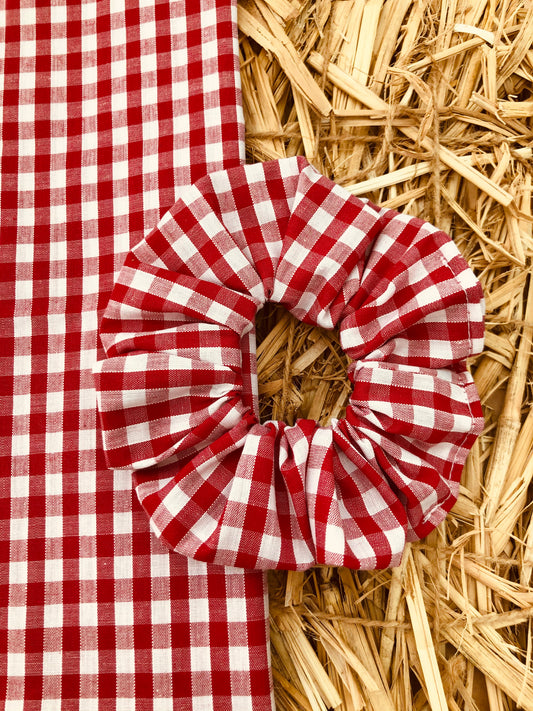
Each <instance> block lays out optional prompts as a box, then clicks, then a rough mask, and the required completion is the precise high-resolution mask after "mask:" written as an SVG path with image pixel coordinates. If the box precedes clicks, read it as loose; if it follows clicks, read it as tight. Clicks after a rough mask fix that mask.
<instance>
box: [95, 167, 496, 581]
mask: <svg viewBox="0 0 533 711" xmlns="http://www.w3.org/2000/svg"><path fill="white" fill-rule="evenodd" d="M266 301H273V302H276V303H279V304H283V305H284V306H285V307H286V308H287V309H288V310H289V311H290V312H291V313H292V314H293V315H294V316H295V317H296V318H298V319H300V320H301V321H305V322H306V323H310V324H313V325H317V326H321V327H324V328H329V329H332V328H338V329H339V333H340V340H341V345H342V347H343V349H344V351H345V352H346V354H347V355H348V356H349V357H350V358H351V359H352V361H353V362H352V364H351V365H350V368H349V373H348V374H349V377H350V379H351V381H352V382H353V392H352V394H351V397H350V401H349V404H348V408H347V414H346V418H345V419H342V420H334V421H333V422H332V423H331V424H330V425H329V426H327V427H321V426H319V425H317V423H316V422H314V421H313V420H305V419H301V420H298V421H297V422H296V424H295V425H294V426H288V425H286V424H285V423H283V422H272V421H271V422H265V423H263V424H261V423H259V421H258V415H257V407H256V390H255V386H256V377H255V359H254V343H255V341H254V317H255V314H256V313H257V311H258V309H260V308H261V307H262V306H263V305H264V304H265V302H266ZM101 338H102V341H103V343H104V347H105V350H106V354H107V359H106V360H103V361H101V362H100V363H99V364H98V366H97V369H96V370H97V373H96V378H97V389H98V397H99V408H100V414H101V420H102V429H103V434H104V446H105V449H106V451H107V458H108V463H109V466H111V467H114V468H124V467H126V468H134V469H136V470H138V471H137V474H136V485H137V486H136V488H137V494H138V496H139V499H140V501H141V503H142V505H143V507H144V508H145V510H146V511H147V512H148V514H149V516H150V519H151V524H152V527H153V529H154V531H155V532H156V533H157V535H159V536H160V537H161V538H162V539H163V540H164V541H165V542H166V543H167V545H168V546H169V547H170V548H172V549H173V550H175V551H178V552H179V553H182V554H184V555H187V556H190V557H193V558H196V559H199V560H203V561H209V562H214V563H218V564H223V565H227V566H240V567H248V568H289V569H305V568H307V567H309V566H311V565H313V564H315V563H319V564H327V565H337V566H348V567H353V568H367V569H368V568H385V567H388V566H394V565H397V564H398V563H399V561H400V558H401V554H402V551H403V548H404V546H405V542H406V541H409V540H414V539H416V538H420V537H423V536H425V535H426V534H427V533H429V531H431V530H432V529H433V528H434V527H435V526H436V525H437V524H438V523H440V522H441V521H442V520H443V518H444V517H445V515H446V512H447V511H448V510H449V509H450V508H451V506H452V505H453V503H454V502H455V500H456V497H457V493H458V486H459V478H460V475H461V470H462V467H463V465H464V462H465V458H466V456H467V453H468V450H469V449H470V447H471V446H472V444H473V442H474V440H475V438H476V436H477V435H478V434H479V432H480V430H481V427H482V415H481V408H480V404H479V399H478V395H477V392H476V389H475V386H474V383H473V380H472V378H471V376H470V374H469V372H468V370H467V368H466V358H467V357H468V356H470V355H472V354H474V353H478V352H480V350H481V348H482V346H483V296H482V291H481V287H480V284H479V282H478V280H477V279H476V277H475V276H474V274H473V273H472V271H471V270H470V269H469V267H468V265H467V263H466V262H465V260H464V259H463V258H462V257H461V256H460V254H459V252H458V250H457V248H456V247H455V245H454V244H453V242H452V241H451V240H450V238H449V237H448V236H447V235H446V234H444V233H443V232H441V231H439V230H438V229H437V228H435V227H433V226H432V225H430V224H428V223H425V222H423V221H421V220H419V219H416V218H413V217H409V216H406V215H401V214H399V213H397V212H395V211H393V210H386V209H380V208H378V207H376V206H375V205H372V204H371V203H370V202H368V201H366V200H361V199H359V198H355V197H353V196H351V195H350V194H349V193H347V192H346V191H345V190H344V189H342V188H341V187H339V186H338V185H335V184H334V183H332V182H331V181H330V180H328V179H326V178H325V177H323V176H321V175H320V174H319V173H318V172H317V171H316V170H315V169H314V168H313V167H312V166H310V165H309V164H308V163H307V162H306V161H305V159H303V158H288V159H284V160H281V161H277V162H271V163H264V164H257V165H250V166H245V167H238V168H234V169H230V170H227V171H220V172H217V173H214V174H211V175H210V176H208V177H206V178H203V179H202V180H200V181H199V182H197V183H196V184H195V185H194V186H192V187H190V188H188V189H185V190H184V191H183V192H182V194H181V198H180V200H179V201H178V202H177V203H176V204H175V205H174V206H173V208H172V209H171V210H170V211H169V212H168V213H167V214H166V215H165V216H164V217H163V219H162V220H161V222H160V224H159V225H158V227H157V228H156V229H155V230H154V231H152V233H151V234H150V235H149V236H148V237H147V238H146V239H145V240H143V241H142V242H141V243H140V244H138V245H137V246H136V247H135V248H134V249H133V250H132V251H131V252H130V253H129V255H128V257H127V258H126V262H125V264H124V267H123V269H122V271H121V273H120V276H119V279H118V282H117V284H116V286H115V289H114V291H113V294H112V297H111V301H110V303H109V305H108V308H107V311H106V314H105V317H104V320H103V323H102V328H101Z"/></svg>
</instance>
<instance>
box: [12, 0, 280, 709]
mask: <svg viewBox="0 0 533 711" xmlns="http://www.w3.org/2000/svg"><path fill="white" fill-rule="evenodd" d="M0 14H1V17H0V31H1V33H2V36H1V40H0V61H1V67H0V76H1V77H2V80H3V84H2V88H1V97H0V99H1V106H2V108H1V113H0V123H1V137H2V141H3V144H2V151H1V156H0V160H1V163H0V168H1V171H0V179H1V181H2V184H1V187H2V191H1V198H0V199H1V223H0V227H1V241H2V248H1V250H0V261H1V263H2V277H1V278H2V281H3V284H2V288H1V290H0V304H1V322H0V338H1V339H2V342H1V349H0V358H1V363H0V376H1V378H2V402H1V411H0V414H1V430H0V436H1V440H2V441H1V449H0V457H1V462H2V466H1V470H0V471H1V474H2V477H1V484H0V497H1V501H0V504H1V505H0V519H1V524H0V525H1V530H0V539H1V549H0V550H1V553H0V707H1V708H2V709H6V711H34V710H35V711H36V710H37V709H39V711H60V710H61V711H74V710H75V709H80V711H97V710H100V711H134V710H136V711H141V710H142V711H152V710H153V711H169V710H170V709H179V711H188V710H191V711H206V710H208V709H215V710H217V711H227V710H228V709H239V710H241V709H242V710H246V709H248V710H251V709H253V711H257V710H261V711H265V710H268V709H271V689H270V676H269V657H268V634H267V623H266V615H267V610H266V597H265V586H264V576H263V574H262V573H260V572H255V571H242V570H237V569H223V568H221V567H218V566H214V565H212V566H207V565H206V564H204V563H202V562H198V561H194V560H188V559H186V558H184V557H182V556H180V555H176V554H172V553H170V552H169V551H168V549H167V548H166V547H165V546H163V545H162V544H161V543H160V542H159V541H158V540H157V539H156V538H155V536H153V535H152V534H151V533H150V531H149V526H148V521H147V518H146V515H145V514H144V512H143V510H142V509H141V506H140V505H139V503H138V500H137V497H136V496H135V494H134V492H133V490H132V480H131V474H130V472H127V471H126V472H112V471H110V470H108V469H107V467H106V463H105V461H104V457H103V454H102V447H101V438H100V436H99V433H98V430H97V415H96V397H95V391H94V384H93V376H92V372H91V369H92V366H93V365H94V363H95V361H96V360H97V324H98V321H99V319H100V318H101V316H102V312H103V309H104V307H105V305H106V303H107V301H108V298H109V293H110V291H111V288H112V286H113V283H114V280H115V277H116V275H117V273H118V270H119V268H120V266H121V265H122V262H123V261H124V257H125V255H126V253H127V252H128V251H129V249H130V248H131V247H132V246H133V245H134V244H137V243H138V242H139V241H140V240H141V239H142V238H143V237H144V236H145V235H146V234H147V233H148V232H149V231H150V230H151V229H153V227H154V226H155V225H156V224H157V222H158V220H159V219H160V218H161V216H162V215H163V214H164V212H165V210H167V209H168V208H169V207H170V206H171V205H172V204H173V203H174V202H175V200H176V199H177V197H178V195H179V192H180V186H181V185H185V184H189V183H191V182H193V181H195V180H197V179H198V178H200V177H202V176H203V175H205V174H206V173H207V172H209V171H211V170H218V169H222V168H229V167H230V166H234V165H237V164H239V163H240V162H241V160H242V159H243V157H244V142H243V133H244V132H243V122H242V114H241V108H240V105H239V102H240V95H239V89H238V87H239V83H238V59H237V41H236V22H235V19H236V18H235V7H234V4H233V3H232V2H230V1H229V0H195V1H194V2H193V0H176V1H172V2H168V0H143V1H142V2H140V3H139V2H130V1H129V0H128V1H127V2H125V0H107V1H106V0H98V2H96V1H94V2H93V1H91V0H84V2H79V3H76V2H75V3H72V2H66V0H65V1H64V2H63V1H62V0H54V2H50V3H48V4H47V3H46V2H40V3H34V2H30V1H29V0H23V2H11V0H9V1H8V2H6V3H4V4H3V7H2V11H1V13H0ZM102 355H103V354H102V351H101V349H100V356H102Z"/></svg>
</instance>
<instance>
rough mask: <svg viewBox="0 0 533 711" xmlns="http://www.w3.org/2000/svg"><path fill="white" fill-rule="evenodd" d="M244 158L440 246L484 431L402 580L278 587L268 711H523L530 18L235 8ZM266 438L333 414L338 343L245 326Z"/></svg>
mask: <svg viewBox="0 0 533 711" xmlns="http://www.w3.org/2000/svg"><path fill="white" fill-rule="evenodd" d="M239 27H240V30H241V34H240V47H241V61H242V82H243V94H244V110H245V119H246V128H247V150H248V156H249V159H250V160H253V161H258V160H259V161H262V160H270V159H276V158H282V157H284V156H292V155H295V154H304V155H306V156H307V158H308V159H309V161H310V162H312V163H313V164H314V165H315V166H316V167H317V168H318V169H319V170H320V171H321V172H323V173H324V174H325V175H327V176H328V177H330V178H333V179H334V180H336V181H337V182H338V183H340V184H342V185H344V186H345V187H346V188H347V189H348V190H350V191H351V192H353V193H354V194H356V195H361V196H365V197H368V198H370V199H371V200H372V201H373V202H375V203H378V204H381V205H386V206H389V207H393V208H395V209H398V210H400V211H404V212H407V213H409V214H411V215H416V216H419V217H421V218H423V219H425V220H428V221H430V222H432V223H434V224H436V225H438V226H439V227H441V228H442V229H444V230H446V231H447V232H449V233H450V234H451V235H452V237H453V239H454V241H455V242H456V244H457V245H458V247H459V249H460V250H461V252H462V253H463V255H464V256H465V257H466V259H467V260H468V262H469V263H470V265H471V267H472V269H473V270H474V271H475V272H476V274H477V275H478V277H479V278H480V280H481V282H482V284H483V288H484V291H485V296H486V302H487V322H486V326H487V333H486V347H485V350H484V352H483V354H482V355H481V356H479V357H478V358H476V359H475V360H474V361H473V362H472V363H471V364H470V366H471V368H472V372H473V374H474V377H475V380H476V384H477V387H478V390H479V394H480V397H481V399H482V403H483V407H484V412H485V417H486V426H485V430H484V432H483V434H482V435H481V437H480V438H479V439H478V441H477V443H476V445H475V446H474V449H473V450H472V452H471V455H470V457H469V460H468V462H467V465H466V467H465V470H464V473H463V479H462V487H461V494H460V497H459V500H458V503H457V504H456V506H455V508H454V509H453V510H452V512H451V513H450V515H449V516H448V518H447V520H446V521H445V523H444V524H442V525H441V526H440V527H439V528H438V529H437V530H436V531H435V532H434V533H432V534H431V535H430V536H429V537H428V538H427V539H425V540H424V541H421V542H419V543H416V544H412V545H411V546H410V548H409V549H408V550H407V551H406V554H405V556H404V559H403V563H402V565H401V566H400V567H399V568H396V569H393V570H387V571H373V572H365V573H359V572H356V571H350V570H346V569H334V568H325V567H321V568H315V569H313V570H311V571H308V572H306V573H294V572H290V573H286V572H273V573H271V575H270V591H271V598H270V599H271V603H270V611H271V635H272V665H273V674H274V680H275V689H276V703H277V708H278V711H295V710H298V711H299V710H300V709H301V710H303V711H325V710H326V709H330V708H334V709H341V710H342V711H359V710H360V709H369V710H371V711H393V710H398V711H426V710H427V709H429V710H431V711H437V710H439V711H441V710H443V709H450V710H451V711H458V710H459V709H461V710H464V711H478V710H479V711H484V710H485V709H488V710H489V711H510V710H512V709H518V708H524V709H531V710H533V666H532V653H533V641H532V634H531V632H532V630H531V626H532V619H533V587H532V582H533V580H532V570H533V516H532V513H533V507H532V506H531V501H532V499H531V493H532V491H531V480H532V477H533V457H532V456H531V455H532V451H531V450H532V443H533V405H532V400H531V372H532V371H531V366H532V358H531V343H532V336H533V285H531V277H530V272H531V264H532V255H533V236H532V218H531V191H532V174H533V161H532V152H531V145H532V128H533V126H532V118H531V116H532V114H533V93H532V92H533V88H532V87H533V83H532V81H533V45H532V41H533V3H532V2H531V1H530V0H433V1H432V0H243V1H242V2H241V3H240V6H239ZM257 327H258V335H259V340H260V346H259V349H258V370H259V381H260V394H261V413H262V416H263V418H264V419H267V418H273V419H283V420H285V421H286V422H289V423H292V422H293V421H294V419H295V418H296V417H308V418H313V419H316V420H317V421H319V422H320V423H322V424H325V423H326V422H327V421H328V420H329V418H331V417H340V416H342V414H343V408H344V406H345V403H346V400H347V397H348V395H349V393H350V385H349V383H348V382H347V380H346V377H345V370H346V359H345V357H344V355H343V353H342V350H341V349H340V346H339V343H338V340H337V337H336V334H335V333H331V332H325V331H322V330H320V329H316V328H310V327H309V326H305V325H303V324H301V323H298V322H296V321H295V320H294V319H293V318H292V317H291V316H290V315H288V314H287V313H286V312H284V311H283V309H281V308H279V307H269V308H266V309H264V310H263V312H261V313H260V314H259V316H258V323H257Z"/></svg>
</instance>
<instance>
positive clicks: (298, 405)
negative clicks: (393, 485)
mask: <svg viewBox="0 0 533 711" xmlns="http://www.w3.org/2000/svg"><path fill="white" fill-rule="evenodd" d="M255 324H256V335H257V378H258V383H259V415H260V420H261V422H266V421H267V420H281V421H283V422H286V423H287V424H288V425H293V424H294V423H295V422H296V420H297V419H299V418H304V419H309V420H315V421H316V422H318V424H320V425H322V426H326V425H328V424H329V423H330V421H331V420H332V419H335V418H339V419H340V418H342V417H344V415H345V412H346V405H347V403H348V398H349V396H350V392H351V388H352V386H351V383H350V381H349V380H348V377H347V375H346V370H347V367H348V365H349V362H350V361H349V358H348V357H347V356H346V354H345V353H344V351H343V350H342V348H341V345H340V342H339V335H338V332H337V331H336V330H333V331H326V330H325V329H323V328H317V327H314V326H310V325H309V324H306V323H302V322H301V321H298V319H296V318H294V316H292V314H290V313H289V312H288V311H287V310H286V309H285V308H284V307H283V306H280V305H279V304H272V303H267V304H266V305H265V307H264V308H263V309H261V310H260V311H259V313H258V314H257V317H256V320H255Z"/></svg>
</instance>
